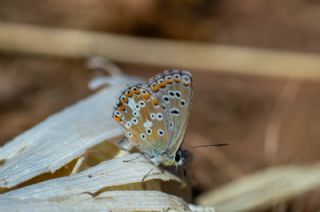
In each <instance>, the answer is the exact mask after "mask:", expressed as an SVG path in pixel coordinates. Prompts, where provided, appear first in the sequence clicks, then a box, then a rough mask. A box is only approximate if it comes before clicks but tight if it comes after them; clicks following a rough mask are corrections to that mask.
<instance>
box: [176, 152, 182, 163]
mask: <svg viewBox="0 0 320 212" xmlns="http://www.w3.org/2000/svg"><path fill="white" fill-rule="evenodd" d="M180 159H181V157H180V154H178V153H177V154H176V155H175V156H174V160H175V161H176V162H177V163H178V162H179V161H180Z"/></svg>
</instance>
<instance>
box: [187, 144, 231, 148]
mask: <svg viewBox="0 0 320 212" xmlns="http://www.w3.org/2000/svg"><path fill="white" fill-rule="evenodd" d="M214 146H229V144H227V143H223V144H206V145H197V146H192V147H191V148H189V149H197V148H203V147H214Z"/></svg>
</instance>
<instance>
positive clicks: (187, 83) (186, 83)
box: [183, 82, 191, 86]
mask: <svg viewBox="0 0 320 212" xmlns="http://www.w3.org/2000/svg"><path fill="white" fill-rule="evenodd" d="M183 84H184V85H185V86H189V85H191V83H190V82H185V83H183Z"/></svg>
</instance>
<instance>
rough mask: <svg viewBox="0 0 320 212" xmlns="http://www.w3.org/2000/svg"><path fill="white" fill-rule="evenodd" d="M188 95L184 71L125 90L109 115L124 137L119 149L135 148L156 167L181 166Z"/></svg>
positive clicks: (187, 75)
mask: <svg viewBox="0 0 320 212" xmlns="http://www.w3.org/2000/svg"><path fill="white" fill-rule="evenodd" d="M192 93H193V88H192V75H191V73H190V72H188V71H185V70H183V71H180V70H167V71H164V72H163V73H160V74H158V75H156V76H155V77H153V78H151V79H150V80H149V82H147V83H143V84H136V85H133V86H129V87H128V88H126V89H125V90H124V91H123V92H122V94H121V95H120V97H119V101H118V103H117V105H116V107H115V109H114V113H113V118H114V120H115V121H116V122H118V123H119V124H120V125H121V127H122V129H123V131H124V134H125V136H126V139H125V140H124V141H122V142H120V145H121V146H122V148H124V149H127V150H130V149H132V148H133V147H135V148H136V149H138V151H140V152H141V153H142V154H143V155H145V156H146V157H147V158H148V159H149V160H150V161H151V162H152V163H153V164H154V165H156V166H158V165H164V166H178V165H182V164H184V162H185V160H186V158H187V151H186V150H183V149H181V144H182V142H183V140H184V136H185V132H186V129H187V125H188V120H189V116H190V110H191V102H192Z"/></svg>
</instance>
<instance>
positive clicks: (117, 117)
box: [113, 116, 121, 122]
mask: <svg viewBox="0 0 320 212" xmlns="http://www.w3.org/2000/svg"><path fill="white" fill-rule="evenodd" d="M113 118H114V120H115V121H116V122H120V121H121V118H120V117H119V116H114V117H113Z"/></svg>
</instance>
